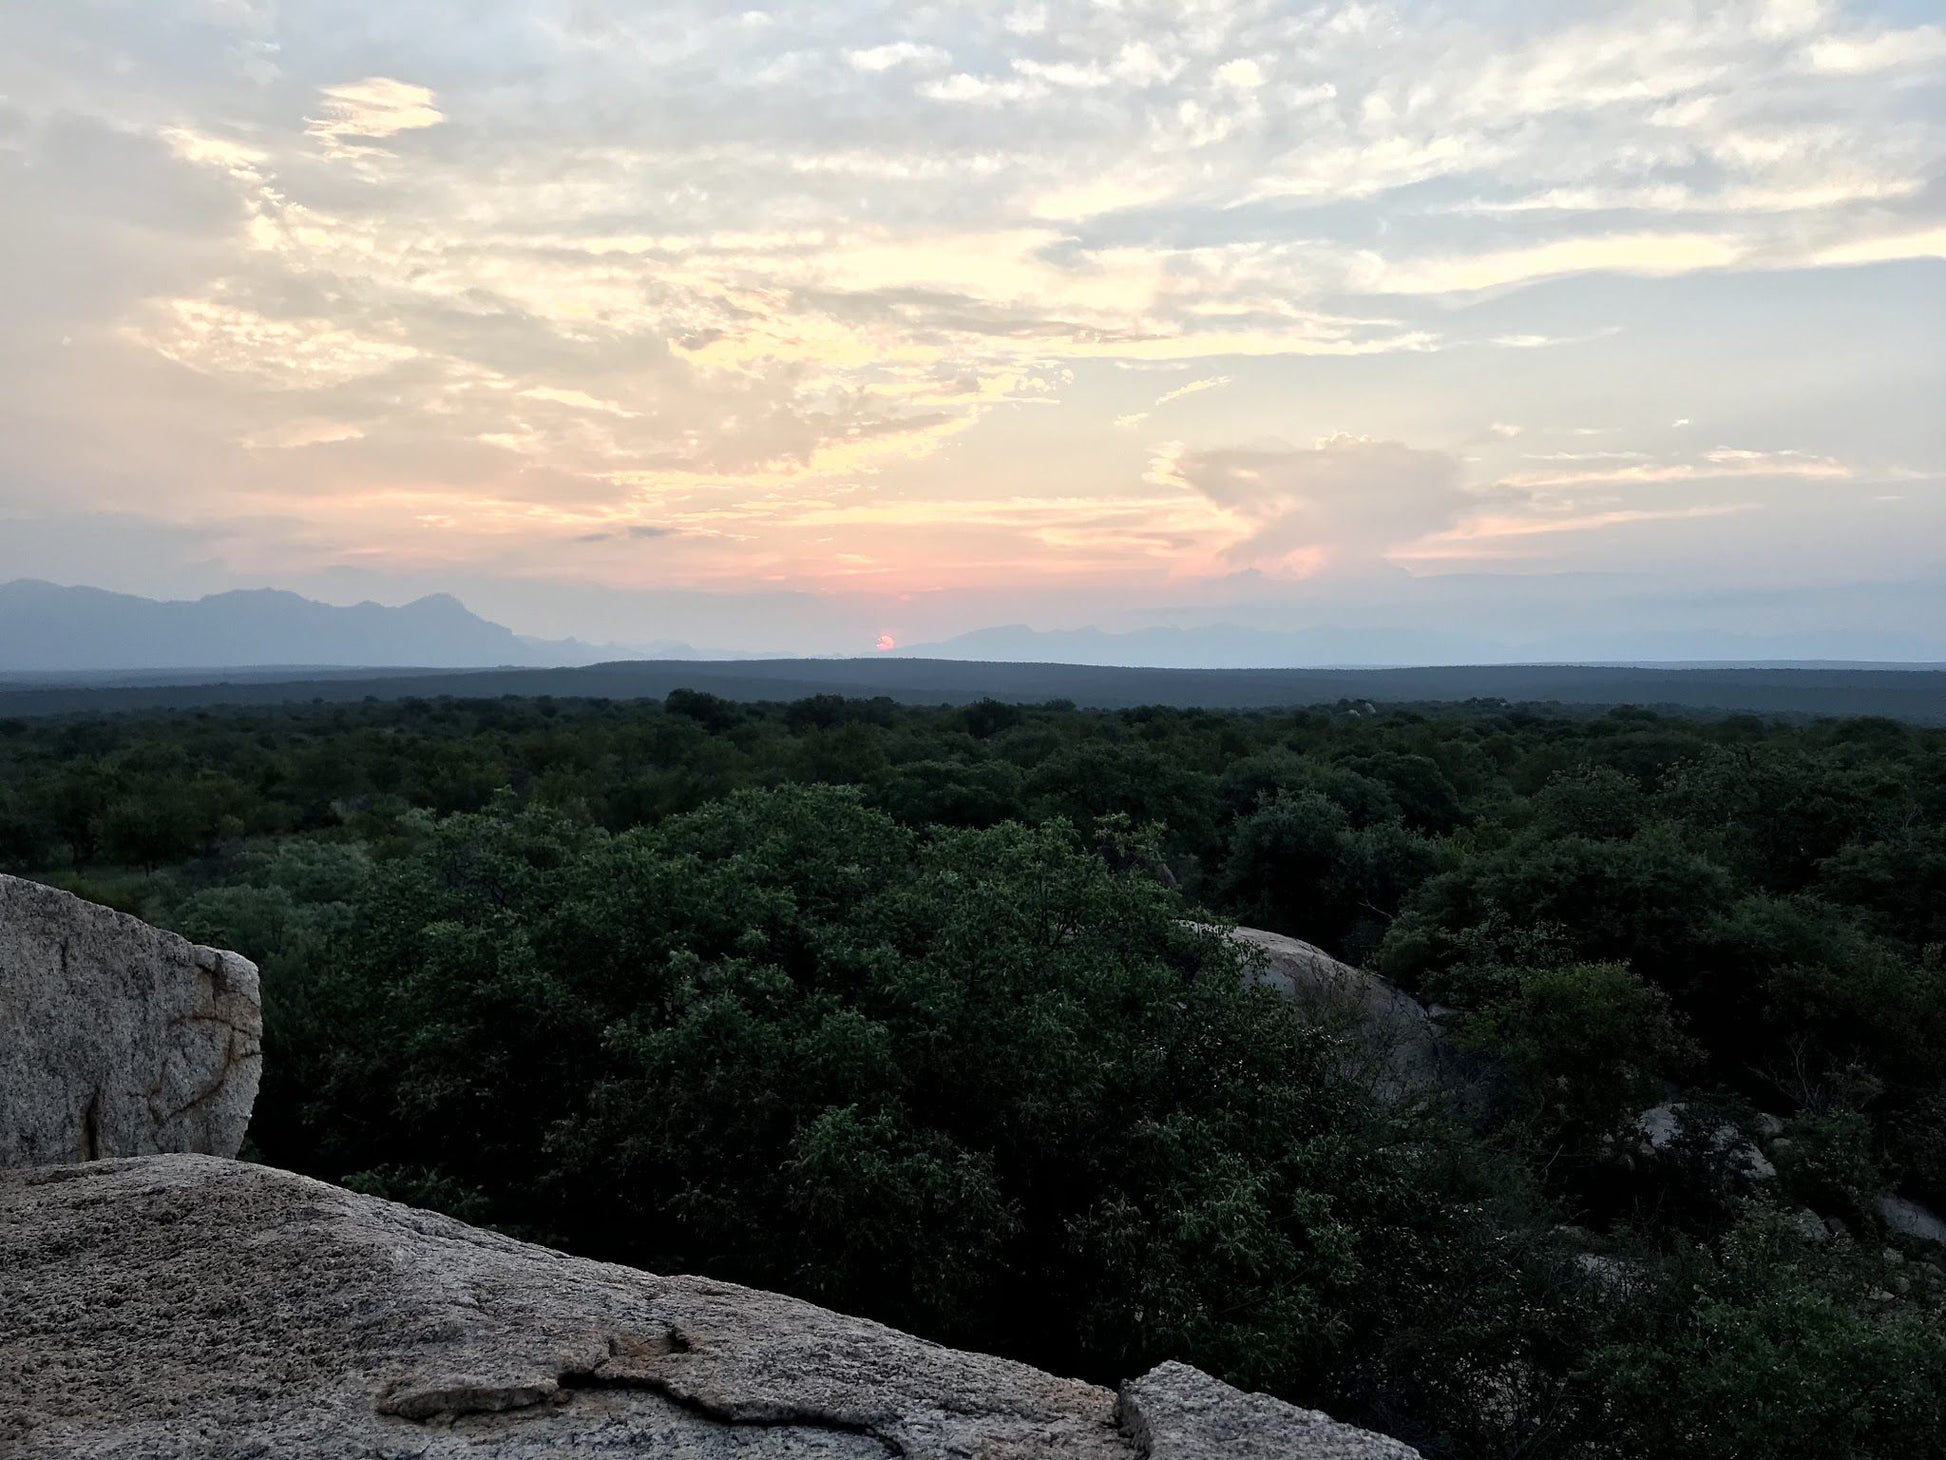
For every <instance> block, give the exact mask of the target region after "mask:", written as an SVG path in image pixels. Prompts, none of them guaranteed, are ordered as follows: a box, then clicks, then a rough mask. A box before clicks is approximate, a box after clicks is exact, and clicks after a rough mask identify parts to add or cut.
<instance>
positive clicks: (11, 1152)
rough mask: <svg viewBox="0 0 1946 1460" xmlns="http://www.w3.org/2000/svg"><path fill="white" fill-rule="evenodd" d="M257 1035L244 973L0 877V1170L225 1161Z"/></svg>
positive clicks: (241, 1112) (246, 1096)
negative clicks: (189, 1158)
mask: <svg viewBox="0 0 1946 1460" xmlns="http://www.w3.org/2000/svg"><path fill="white" fill-rule="evenodd" d="M262 1035H263V1021H262V1015H261V1010H260V1007H259V1004H258V992H257V969H256V965H255V964H253V963H251V962H250V961H249V960H248V959H245V958H240V957H238V956H237V955H236V954H234V953H225V952H221V951H219V950H217V949H214V948H199V947H197V946H196V945H195V944H193V943H190V942H188V941H187V940H186V939H183V938H179V937H177V936H176V935H175V934H174V933H165V932H162V931H161V930H160V929H157V928H152V927H150V926H149V925H148V924H146V923H144V922H142V921H140V920H139V919H137V918H132V917H129V916H127V915H126V914H123V913H118V912H114V911H111V910H110V909H108V908H105V907H98V906H96V905H95V904H93V903H91V902H84V901H83V900H82V899H80V898H78V897H75V896H74V895H72V894H71V893H66V892H61V891H59V890H57V889H55V888H52V887H43V886H41V885H40V884H39V883H36V882H24V881H22V880H20V879H19V878H17V877H6V876H0V1166H35V1165H48V1164H54V1163H60V1162H70V1161H90V1160H94V1159H96V1158H98V1157H104V1156H138V1155H152V1154H158V1153H162V1152H171V1151H185V1152H201V1153H204V1154H209V1155H217V1156H234V1155H235V1154H236V1153H237V1152H238V1150H240V1149H241V1148H242V1145H243V1135H244V1130H245V1128H246V1127H247V1126H248V1125H249V1123H250V1107H251V1105H252V1104H253V1103H254V1102H255V1100H256V1098H257V1077H258V1074H259V1072H260V1067H261V1062H262V1056H261V1053H260V1041H261V1039H262Z"/></svg>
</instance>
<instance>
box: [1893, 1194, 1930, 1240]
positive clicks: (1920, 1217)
mask: <svg viewBox="0 0 1946 1460" xmlns="http://www.w3.org/2000/svg"><path fill="white" fill-rule="evenodd" d="M1878 1215H1879V1219H1880V1220H1881V1221H1883V1222H1884V1223H1885V1225H1886V1226H1887V1227H1888V1228H1890V1229H1891V1230H1892V1231H1894V1232H1896V1233H1897V1234H1898V1235H1899V1236H1901V1237H1905V1238H1907V1239H1909V1240H1911V1241H1913V1242H1938V1243H1941V1244H1946V1221H1941V1220H1940V1219H1939V1217H1938V1216H1937V1215H1936V1214H1935V1213H1933V1212H1932V1211H1929V1210H1928V1209H1927V1208H1925V1207H1922V1206H1920V1205H1919V1203H1918V1202H1916V1201H1911V1200H1908V1199H1907V1198H1905V1197H1903V1196H1892V1195H1889V1194H1888V1195H1885V1196H1882V1197H1880V1198H1879V1199H1878Z"/></svg>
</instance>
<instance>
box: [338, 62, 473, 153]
mask: <svg viewBox="0 0 1946 1460" xmlns="http://www.w3.org/2000/svg"><path fill="white" fill-rule="evenodd" d="M322 95H323V98H324V104H323V108H322V110H323V113H324V114H323V115H322V116H319V117H314V118H312V119H311V121H310V125H309V127H308V129H307V130H308V131H309V132H310V134H311V135H312V136H313V137H316V138H317V139H318V140H319V141H320V142H322V143H323V144H324V147H325V151H326V152H327V153H329V154H332V155H350V154H355V153H359V152H365V151H369V150H372V149H371V148H370V145H369V144H370V143H371V142H374V141H377V140H380V139H383V138H386V137H395V136H397V135H398V134H399V133H401V132H413V131H420V130H423V129H424V128H427V127H436V126H438V125H439V124H440V123H441V122H443V121H445V120H446V117H445V114H444V113H442V112H441V111H440V110H439V108H438V106H436V105H435V104H434V103H435V102H436V100H437V98H436V97H435V96H434V95H433V93H432V92H431V91H429V90H427V89H426V88H425V87H423V86H415V85H413V84H411V83H410V82H406V81H394V80H392V79H391V78H390V77H386V76H373V77H369V78H367V79H366V80H364V81H355V82H347V83H345V84H343V85H339V86H327V87H325V88H324V89H323V92H322Z"/></svg>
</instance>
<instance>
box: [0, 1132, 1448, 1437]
mask: <svg viewBox="0 0 1946 1460" xmlns="http://www.w3.org/2000/svg"><path fill="white" fill-rule="evenodd" d="M0 1453H4V1454H6V1455H8V1456H10V1457H12V1456H19V1457H37V1460H41V1457H54V1456H63V1457H79V1456H88V1457H104V1460H105V1457H127V1460H135V1457H142V1460H161V1457H178V1456H180V1457H188V1456H197V1457H202V1456H211V1457H226V1460H243V1457H246V1456H252V1457H269V1456H275V1457H278V1460H309V1457H325V1456H330V1457H338V1456H345V1455H362V1456H385V1457H392V1456H397V1457H405V1456H413V1457H427V1460H437V1457H451V1456H461V1455H465V1456H476V1457H477V1456H502V1457H506V1456H535V1457H539V1456H548V1457H552V1460H570V1457H580V1456H594V1455H603V1456H669V1457H674V1456H685V1457H697V1460H716V1457H737V1460H771V1457H786V1456H788V1457H820V1460H840V1457H843V1460H853V1457H857V1460H864V1457H873V1460H877V1457H886V1456H904V1457H914V1460H919V1457H925V1460H934V1457H936V1460H948V1457H953V1460H974V1457H981V1460H1057V1457H1058V1460H1141V1457H1150V1460H1205V1457H1209V1460H1214V1457H1218V1456H1222V1457H1237V1460H1259V1457H1280V1460H1282V1457H1290V1460H1411V1457H1412V1456H1413V1455H1414V1454H1415V1453H1416V1452H1414V1451H1412V1450H1411V1449H1409V1448H1407V1447H1406V1446H1404V1445H1401V1444H1399V1443H1398V1442H1396V1441H1393V1440H1388V1439H1385V1438H1382V1437H1380V1436H1376V1435H1370V1434H1366V1433H1364V1432H1362V1431H1359V1430H1355V1429H1352V1428H1350V1427H1348V1426H1344V1425H1339V1424H1336V1423H1334V1422H1332V1421H1331V1420H1329V1419H1327V1418H1325V1417H1324V1416H1323V1415H1320V1414H1316V1413H1313V1412H1310V1411H1306V1410H1300V1409H1295V1408H1293V1407H1291V1406H1289V1405H1286V1404H1283V1403H1280V1402H1278V1401H1276V1400H1273V1399H1268V1398H1265V1397H1264V1396H1262V1395H1250V1394H1242V1393H1239V1392H1238V1391H1237V1390H1234V1389H1231V1388H1229V1387H1228V1386H1226V1385H1223V1384H1219V1383H1218V1382H1216V1381H1215V1380H1213V1379H1210V1378H1208V1377H1207V1376H1205V1375H1203V1374H1200V1373H1198V1372H1197V1371H1196V1370H1194V1369H1189V1368H1186V1367H1184V1366H1182V1365H1180V1364H1165V1365H1164V1366H1163V1367H1161V1368H1159V1369H1157V1370H1155V1371H1154V1372H1153V1373H1151V1374H1149V1375H1148V1376H1147V1377H1146V1378H1143V1379H1139V1380H1136V1381H1134V1382H1133V1383H1130V1384H1128V1385H1126V1386H1124V1388H1123V1390H1122V1393H1121V1394H1120V1396H1117V1395H1116V1394H1114V1393H1112V1392H1111V1391H1109V1390H1106V1389H1100V1388H1096V1387H1094V1386H1092V1385H1089V1384H1083V1383H1080V1382H1078V1381H1074V1380H1068V1379H1057V1378H1054V1377H1052V1376H1050V1375H1047V1374H1043V1373H1041V1372H1039V1371H1038V1370H1035V1369H1030V1368H1027V1367H1025V1366H1023V1365H1020V1364H1015V1363H1009V1362H1007V1361H1005V1360H1002V1359H995V1358H988V1357H984V1356H981V1355H978V1354H969V1353H959V1352H955V1351H953V1350H951V1349H944V1348H939V1347H937V1346H935V1345H933V1344H929V1343H925V1342H922V1341H920V1340H918V1339H915V1338H911V1337H908V1336H906V1335H904V1334H901V1333H897V1332H894V1331H893V1330H891V1329H887V1328H882V1327H880V1326H879V1325H877V1324H874V1323H867V1322H864V1321H863V1320H860V1319H854V1318H845V1317H841V1316H839V1315H837V1314H835V1313H828V1312H826V1311H824V1310H822V1309H819V1308H815V1307H812V1306H811V1305H810V1304H808V1303H802V1302H798V1301H796V1300H795V1299H791V1298H783V1297H778V1296H775V1295H773V1294H768V1293H761V1292H753V1291H751V1290H749V1289H746V1288H739V1287H734V1286H732V1285H730V1284H727V1283H719V1282H710V1281H707V1280H704V1279H700V1278H664V1277H654V1276H651V1275H649V1274H647V1273H642V1272H636V1271H632V1270H630V1269H627V1268H621V1267H612V1266H608V1265H606V1264H603V1263H598V1262H589V1261H585V1260H583V1259H580V1258H572V1257H566V1256H563V1255H562V1254H560V1253H557V1252H551V1251H548V1250H546V1249H544V1248H539V1247H533V1246H529V1245H527V1244H524V1243H520V1242H516V1241H514V1240H512V1239H510V1238H507V1237H501V1236H498V1235H495V1234H493V1233H490V1232H483V1231H479V1230H477V1229H474V1228H470V1227H467V1226H464V1225H462V1224H460V1223H458V1222H455V1221H452V1220H450V1219H448V1218H445V1217H441V1216H436V1215H433V1214H431V1213H428V1212H421V1211H414V1210H412V1209H410V1208H407V1207H402V1206H397V1205H394V1204H392V1203H390V1202H384V1201H378V1200H375V1199H373V1198H370V1197H363V1196H357V1195H354V1194H352V1193H350V1192H347V1191H343V1190H340V1189H339V1188H337V1187H332V1186H326V1185H324V1184H322V1183H320V1182H316V1181H311V1180H308V1179H307V1178H304V1177H300V1176H292V1175H290V1174H288V1173H285V1172H281V1171H274V1170H270V1169H268V1168H265V1167H258V1166H247V1165H242V1164H239V1163H237V1162H233V1161H222V1160H215V1159H211V1158H208V1157H202V1156H156V1157H148V1158H143V1159H136V1160H119V1161H96V1162H92V1163H89V1164H85V1165H78V1166H62V1167H49V1168H44V1169H39V1170H21V1171H11V1172H5V1173H0Z"/></svg>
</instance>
